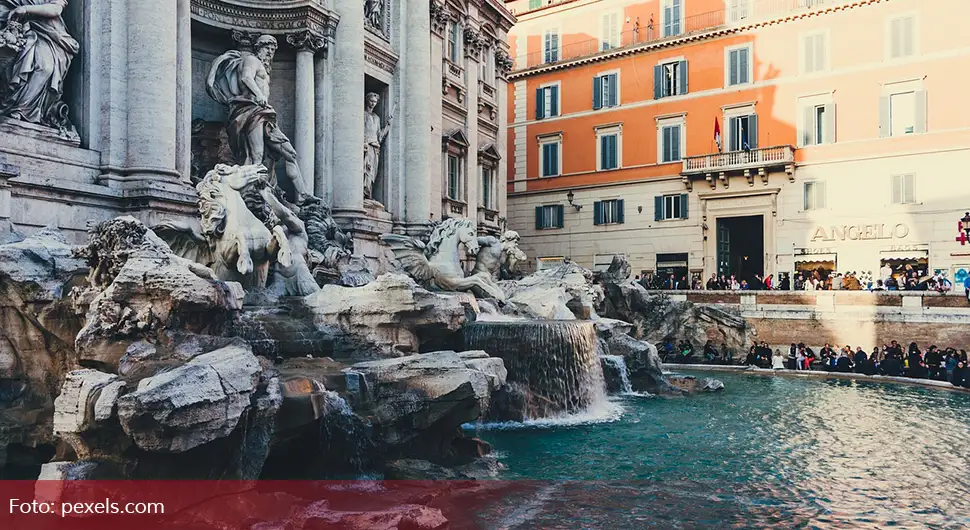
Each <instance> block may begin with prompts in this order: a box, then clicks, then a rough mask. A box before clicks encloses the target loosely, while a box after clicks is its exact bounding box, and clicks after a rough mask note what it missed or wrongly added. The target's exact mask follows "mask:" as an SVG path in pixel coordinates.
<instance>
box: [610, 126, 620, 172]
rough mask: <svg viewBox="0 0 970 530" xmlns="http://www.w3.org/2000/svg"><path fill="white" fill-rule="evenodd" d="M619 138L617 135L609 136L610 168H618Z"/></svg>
mask: <svg viewBox="0 0 970 530" xmlns="http://www.w3.org/2000/svg"><path fill="white" fill-rule="evenodd" d="M619 141H620V137H619V135H616V134H614V135H611V136H610V167H611V168H613V169H617V168H619V167H620V145H619Z"/></svg>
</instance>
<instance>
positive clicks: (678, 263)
mask: <svg viewBox="0 0 970 530" xmlns="http://www.w3.org/2000/svg"><path fill="white" fill-rule="evenodd" d="M686 266H687V262H686V261H658V262H657V267H660V268H671V267H686Z"/></svg>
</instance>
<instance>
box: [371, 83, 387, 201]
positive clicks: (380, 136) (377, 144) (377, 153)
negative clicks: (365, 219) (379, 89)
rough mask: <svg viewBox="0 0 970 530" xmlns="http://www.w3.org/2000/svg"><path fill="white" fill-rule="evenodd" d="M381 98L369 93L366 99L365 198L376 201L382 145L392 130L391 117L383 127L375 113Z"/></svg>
mask: <svg viewBox="0 0 970 530" xmlns="http://www.w3.org/2000/svg"><path fill="white" fill-rule="evenodd" d="M380 100H381V97H380V96H378V95H377V94H376V93H374V92H368V93H367V96H365V97H364V110H365V113H364V198H365V199H370V200H374V182H375V181H376V180H377V170H378V169H379V165H380V163H381V144H382V143H383V142H384V138H386V137H387V132H388V131H389V130H390V128H391V120H392V119H393V118H394V117H393V116H391V115H388V116H387V124H386V125H384V127H381V117H380V116H378V115H377V113H375V112H374V109H375V108H377V103H378V102H379V101H380Z"/></svg>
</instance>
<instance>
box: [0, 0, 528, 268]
mask: <svg viewBox="0 0 970 530" xmlns="http://www.w3.org/2000/svg"><path fill="white" fill-rule="evenodd" d="M8 3H9V4H11V6H12V7H11V8H10V9H9V11H8V10H7V8H6V7H3V8H0V32H2V36H3V39H4V40H3V44H0V67H3V68H4V69H7V67H8V65H10V64H14V63H16V61H17V60H18V59H17V57H18V54H19V55H23V56H28V55H29V54H27V53H21V48H22V46H20V47H18V46H19V45H20V44H22V43H20V41H19V40H18V35H19V33H18V32H19V31H21V27H27V28H33V27H34V26H35V25H36V24H37V23H39V22H42V21H46V20H48V18H49V17H47V18H43V20H42V19H41V18H40V16H41V15H40V14H41V13H44V14H50V13H57V14H59V15H60V17H59V18H57V19H52V22H51V24H53V25H52V26H51V29H50V32H51V33H52V34H55V33H57V32H58V31H59V30H60V29H62V28H63V31H62V32H61V33H62V34H63V35H61V36H62V37H63V38H62V39H61V41H62V42H63V45H62V46H61V47H60V48H58V49H57V50H55V51H56V52H58V53H60V56H63V57H64V60H61V61H59V62H58V61H55V63H56V65H60V66H61V67H62V68H63V70H65V71H66V76H65V77H63V89H62V90H61V91H60V92H61V93H59V94H58V93H57V91H56V90H53V91H51V92H50V93H48V96H49V98H50V101H49V102H45V103H44V104H43V105H39V106H38V105H35V107H36V108H40V109H41V110H44V115H43V116H42V117H41V118H43V119H40V118H38V119H36V120H32V119H30V118H31V115H30V114H29V113H28V114H26V115H25V114H23V113H21V114H17V113H16V112H14V111H13V110H11V111H10V112H6V111H5V112H4V116H3V118H2V119H0V223H3V224H4V225H9V226H11V227H12V228H14V229H16V230H19V231H22V232H28V233H29V232H32V231H35V230H37V229H39V228H41V227H44V226H48V225H52V224H56V225H57V226H58V227H59V228H61V229H62V230H64V231H65V232H66V233H68V234H69V236H70V237H72V238H74V239H75V240H80V239H81V238H82V237H83V233H84V231H85V230H86V228H87V226H88V225H89V224H90V223H91V222H96V221H100V220H104V219H107V218H111V217H114V216H116V215H119V214H121V213H130V214H132V215H135V216H136V217H138V218H140V219H141V220H142V221H144V222H145V223H146V224H149V225H154V224H156V223H158V222H160V221H162V220H165V219H173V218H174V219H194V218H195V217H196V216H197V205H196V202H197V196H196V191H195V189H193V186H194V185H195V183H196V182H197V181H198V180H199V179H200V177H201V175H204V173H205V171H207V170H209V169H211V168H212V167H214V165H215V164H216V163H220V162H227V163H244V162H246V161H249V162H258V161H254V160H248V159H249V158H252V156H258V157H260V158H263V159H264V161H265V162H266V164H267V165H268V166H270V169H271V173H273V174H274V175H278V176H279V184H280V186H281V188H282V189H283V190H285V191H286V192H287V194H288V197H289V198H290V199H291V200H293V201H294V202H300V203H302V202H303V201H304V200H307V199H310V200H312V198H313V196H315V197H316V198H317V199H319V200H321V201H322V202H323V203H324V204H325V205H327V206H328V207H330V208H331V210H332V213H333V217H334V218H335V219H336V220H337V221H338V222H339V223H340V224H341V225H342V226H343V228H345V229H346V230H348V231H349V232H351V233H352V234H353V236H354V238H355V240H356V241H357V242H358V245H359V248H358V250H359V251H361V252H362V253H364V254H365V255H367V256H368V257H371V258H373V257H376V255H377V254H379V253H380V250H379V248H378V240H379V236H380V235H381V234H384V233H390V232H398V233H414V234H421V233H423V232H425V231H426V227H427V225H428V222H429V221H434V220H439V219H441V218H442V217H467V218H469V219H471V220H472V221H473V222H474V223H476V225H478V230H479V231H480V232H493V233H494V232H497V231H498V219H499V217H501V216H502V215H503V213H502V212H503V208H504V205H505V188H504V187H502V186H498V185H497V181H498V177H497V175H500V174H504V172H505V171H506V168H505V165H504V164H505V156H504V151H505V148H504V146H505V143H506V138H505V131H506V120H505V118H506V116H505V113H504V112H500V111H499V109H504V108H505V105H506V102H505V88H504V87H505V82H504V79H505V75H506V73H507V72H508V71H509V68H510V66H511V63H510V61H509V60H508V59H507V58H508V53H507V51H506V50H507V48H506V45H505V37H506V33H507V32H508V30H509V29H510V28H511V26H512V24H513V23H514V17H512V15H511V14H510V13H509V12H508V11H506V10H505V8H504V7H503V6H502V5H501V3H500V2H498V1H496V0H466V1H462V2H448V3H444V2H441V1H440V0H433V1H430V2H429V1H428V0H415V1H411V0H408V1H407V2H405V1H402V0H171V1H167V2H158V1H156V0H50V1H49V2H46V3H45V2H38V1H34V0H31V1H29V2H26V1H21V0H10V1H9V2H7V1H5V2H0V6H6V4H8ZM20 4H31V5H42V6H50V7H49V8H48V7H43V8H40V11H36V10H35V11H36V12H34V11H31V10H29V9H21V10H19V11H18V10H17V9H15V8H16V6H18V5H20ZM24 17H26V19H27V20H28V21H31V20H32V18H31V17H33V19H35V20H33V24H32V25H27V26H18V21H22V20H21V19H22V18H24ZM58 21H60V26H58V25H57V24H56V23H57V22H58ZM455 27H457V28H458V29H457V30H454V29H453V28H455ZM42 30H45V28H43V27H40V26H38V29H37V31H42ZM72 36H73V39H75V40H76V43H75V44H76V45H77V48H76V49H73V48H71V40H70V39H71V37H72ZM456 37H457V38H458V41H457V42H454V41H455V38H456ZM449 39H450V40H449ZM48 40H50V39H48ZM44 42H48V41H46V40H45V41H44ZM449 43H450V44H449ZM61 50H62V51H61ZM227 52H228V53H227ZM247 57H248V58H254V59H253V60H254V61H255V62H252V64H253V65H256V69H257V70H259V72H256V73H253V72H249V74H252V75H249V74H247V73H238V72H245V71H246V69H245V68H243V67H242V66H241V64H242V63H246V61H247V60H248V59H246V58H247ZM255 58H259V59H260V60H262V62H263V63H265V64H262V66H260V64H261V62H260V60H256V59H255ZM71 59H73V60H71ZM263 59H265V60H263ZM217 60H218V61H217ZM233 61H237V62H238V63H239V64H237V63H234V62H233ZM217 62H218V63H219V64H220V65H221V66H220V68H221V69H219V71H218V72H216V70H217V68H214V67H213V65H214V63H217ZM68 65H69V67H70V69H69V70H68V69H67V68H68ZM48 70H50V69H48ZM7 71H11V70H7ZM46 72H47V70H45V71H44V73H45V75H48V79H51V78H56V77H57V76H58V71H56V70H51V72H52V73H50V74H47V73H46ZM226 72H229V74H227V73H226ZM237 79H245V80H242V81H236V80H237ZM253 80H255V81H256V85H257V86H258V87H261V88H257V89H255V91H253V90H250V84H249V83H250V82H251V81H253ZM42 82H43V79H39V80H38V83H35V84H37V85H38V86H41V84H42ZM48 85H50V86H52V87H53V86H54V85H55V84H54V83H51V82H48ZM5 88H9V87H5ZM439 88H440V89H441V90H439ZM18 90H21V92H24V93H26V94H27V95H30V87H26V88H23V89H20V88H18ZM263 91H265V92H266V93H265V94H264V96H265V97H262V98H261V97H260V95H257V94H256V92H263ZM7 92H9V93H13V92H14V90H13V89H12V88H9V89H8V90H6V92H5V93H7ZM239 94H243V95H245V96H246V97H248V98H251V100H252V101H251V104H250V105H249V108H243V107H241V106H239V105H236V104H234V101H236V102H237V103H238V100H236V99H234V98H235V97H236V96H238V95H239ZM369 95H372V96H371V97H368V96H369ZM8 99H9V98H8ZM15 99H16V98H15ZM20 99H22V100H27V99H29V98H27V97H26V96H23V97H21V98H20ZM368 100H371V101H374V100H376V104H368V103H367V101H368ZM55 102H59V103H57V104H55ZM3 108H4V109H5V110H9V109H7V107H3ZM15 110H16V109H15ZM20 110H23V109H20ZM18 112H19V111H18ZM35 114H37V115H38V116H39V115H40V114H39V113H35ZM59 117H60V118H59ZM227 124H228V127H227ZM75 131H76V132H75ZM254 131H258V133H255V132H254ZM264 151H265V152H264ZM244 152H245V153H244ZM253 153H258V154H257V155H253ZM445 153H456V154H457V155H459V161H460V162H459V164H460V165H461V166H460V168H459V169H460V173H457V174H456V173H455V172H454V171H453V172H452V175H457V176H458V178H459V181H460V182H459V186H460V187H459V188H455V187H454V186H452V187H451V188H449V187H448V177H449V174H448V169H449V165H448V164H449V163H451V166H450V167H451V169H455V164H454V162H449V160H450V159H449V158H448V157H446V156H445ZM274 166H275V167H274ZM365 166H366V167H365ZM483 168H487V169H483ZM486 177H488V178H486ZM294 178H295V179H300V181H298V182H294V181H293V179H294ZM368 179H369V180H368ZM452 184H454V181H452ZM449 189H450V190H451V191H455V192H456V193H452V194H449Z"/></svg>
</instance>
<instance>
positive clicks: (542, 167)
mask: <svg viewBox="0 0 970 530" xmlns="http://www.w3.org/2000/svg"><path fill="white" fill-rule="evenodd" d="M539 160H540V163H539V176H540V177H545V176H546V175H548V174H549V171H548V169H549V150H548V149H546V144H540V145H539Z"/></svg>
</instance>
